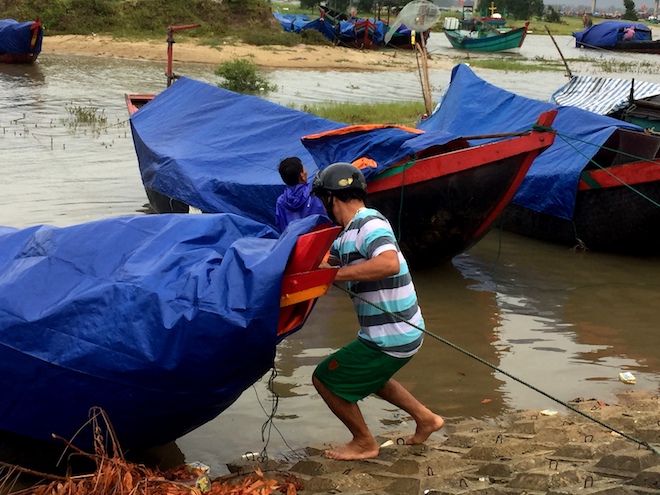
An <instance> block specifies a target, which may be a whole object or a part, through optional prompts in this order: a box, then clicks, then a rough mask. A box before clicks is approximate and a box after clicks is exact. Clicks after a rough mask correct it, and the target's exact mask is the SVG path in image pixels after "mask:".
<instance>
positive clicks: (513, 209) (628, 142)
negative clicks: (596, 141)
mask: <svg viewBox="0 0 660 495" xmlns="http://www.w3.org/2000/svg"><path fill="white" fill-rule="evenodd" d="M617 152H618V153H617ZM659 152H660V138H658V137H656V136H653V135H647V134H642V133H636V132H631V131H623V130H620V131H618V133H617V134H615V135H614V136H613V137H612V138H610V140H609V141H608V142H606V143H605V145H604V146H603V148H602V150H601V151H600V152H599V153H598V154H597V155H596V156H595V157H594V158H593V161H594V163H597V164H598V163H600V166H595V165H591V166H590V168H589V169H588V170H585V171H583V172H582V174H581V176H580V180H579V183H578V191H577V195H576V200H575V207H574V211H573V217H572V218H571V219H570V220H569V219H565V218H561V217H558V216H553V215H548V214H544V213H540V212H537V211H534V210H532V209H529V208H525V207H522V206H520V205H516V204H515V203H512V204H510V205H509V206H507V208H506V211H505V214H504V215H503V219H502V227H503V228H504V229H506V230H510V231H512V232H514V233H517V234H522V235H526V236H529V237H534V238H536V239H539V240H543V241H547V242H555V243H558V244H563V245H567V246H576V247H580V248H583V249H589V250H592V251H601V252H609V253H617V254H627V255H657V254H658V253H660V231H659V230H658V229H656V228H653V226H654V225H660V208H658V206H657V205H658V203H660V167H658V163H657V162H656V161H655V159H656V155H657V154H658V153H659ZM630 156H641V157H645V158H646V159H644V160H639V161H631V158H629V157H630Z"/></svg>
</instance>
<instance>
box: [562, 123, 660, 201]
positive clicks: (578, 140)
mask: <svg viewBox="0 0 660 495" xmlns="http://www.w3.org/2000/svg"><path fill="white" fill-rule="evenodd" d="M556 135H557V136H559V137H560V138H561V139H562V140H563V141H564V142H565V143H566V144H568V145H569V146H570V147H571V148H573V149H574V150H575V151H576V152H577V153H579V154H580V155H582V156H583V157H584V158H586V159H587V160H588V161H589V163H593V164H594V165H595V166H596V167H598V168H599V169H601V170H602V171H604V172H605V173H606V174H607V175H609V176H610V177H612V178H613V179H614V180H616V181H617V182H619V183H620V184H622V185H624V186H626V187H627V188H628V189H630V190H631V191H633V192H634V193H636V194H638V195H639V196H640V197H642V198H644V199H645V200H647V201H648V202H649V203H651V204H653V205H654V206H656V207H658V208H660V203H658V202H657V201H655V200H653V199H651V198H649V197H648V196H647V195H645V194H644V193H642V192H640V191H638V190H637V189H635V188H634V187H633V186H631V185H630V184H628V183H626V182H625V181H623V180H621V179H619V178H618V177H617V176H616V175H614V174H613V173H612V172H610V171H609V170H607V168H606V167H603V166H602V165H599V164H598V163H596V162H595V161H594V160H593V159H592V158H589V157H588V156H587V155H585V154H584V153H582V151H580V150H579V149H578V148H577V147H576V146H573V144H572V143H570V142H569V141H568V140H569V139H572V140H573V141H577V142H580V143H583V144H587V145H589V146H598V147H600V148H601V149H604V150H606V151H612V152H614V153H618V154H620V155H623V156H627V157H628V158H634V159H636V160H644V161H646V162H649V163H654V164H656V165H660V162H658V161H656V160H648V159H646V158H643V157H641V156H636V155H633V154H631V153H626V152H624V151H620V150H617V149H614V148H608V147H607V146H600V145H597V144H595V143H590V142H588V141H584V140H582V139H578V138H576V137H573V136H568V135H565V134H561V133H558V132H557V133H556Z"/></svg>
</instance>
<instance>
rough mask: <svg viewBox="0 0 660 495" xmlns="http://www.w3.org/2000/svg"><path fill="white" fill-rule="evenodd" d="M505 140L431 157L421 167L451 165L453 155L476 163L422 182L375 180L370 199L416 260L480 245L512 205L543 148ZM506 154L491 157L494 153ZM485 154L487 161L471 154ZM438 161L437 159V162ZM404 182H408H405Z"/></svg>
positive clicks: (442, 257) (433, 260) (422, 262)
mask: <svg viewBox="0 0 660 495" xmlns="http://www.w3.org/2000/svg"><path fill="white" fill-rule="evenodd" d="M505 146H506V145H505V144H503V143H497V144H492V145H484V146H483V147H477V149H468V150H463V151H459V152H455V153H454V154H450V155H453V156H445V157H442V158H441V157H435V158H434V157H431V158H427V159H424V160H420V161H419V162H417V163H416V164H415V166H416V167H419V169H420V170H421V169H426V170H427V171H428V170H432V169H433V167H434V166H437V167H438V168H446V169H448V170H449V167H448V166H447V165H448V164H449V163H450V162H451V160H452V158H453V159H456V160H459V161H460V160H461V159H462V160H464V162H463V163H469V164H470V166H469V167H466V168H463V169H460V170H454V171H450V172H449V173H445V174H439V175H438V176H436V177H431V178H428V179H425V180H423V181H421V182H417V183H407V184H406V182H405V174H408V175H412V173H413V172H414V171H413V170H407V171H406V172H405V174H403V175H404V177H403V178H399V177H396V178H395V179H394V181H398V182H399V184H400V185H399V186H395V187H390V188H387V189H384V190H376V191H373V192H372V189H375V188H374V186H373V185H371V184H370V186H369V187H370V189H369V190H370V192H369V195H368V197H367V203H368V204H369V205H370V206H373V207H374V208H376V209H378V210H380V211H381V212H382V213H383V214H384V215H385V216H386V217H387V218H389V219H390V222H391V223H392V226H393V228H394V231H395V234H396V235H397V239H398V242H399V245H400V246H401V249H402V251H403V252H404V254H405V255H406V258H407V259H408V260H410V263H411V265H413V266H415V267H425V266H431V265H434V264H437V263H438V261H446V260H449V259H451V258H453V257H454V256H456V255H458V254H460V253H462V252H464V251H466V250H468V249H469V248H470V247H472V246H473V245H474V244H476V243H477V242H478V241H479V240H480V239H481V238H482V237H483V236H484V235H485V234H486V233H487V232H488V231H489V229H490V227H491V226H492V225H493V223H495V222H496V221H497V218H498V217H499V215H500V214H501V213H502V212H503V211H504V208H505V207H506V206H507V205H508V204H509V202H510V200H511V198H512V197H513V195H514V194H515V192H516V190H517V189H518V186H519V185H520V183H521V182H522V180H523V178H524V176H525V174H526V173H527V171H528V169H529V167H530V165H531V163H532V161H533V158H534V157H535V156H536V155H537V154H538V152H540V151H541V150H542V149H543V148H540V149H538V152H531V154H530V152H529V150H525V151H521V152H520V153H508V152H507V151H505ZM491 152H492V153H494V154H497V153H502V156H504V158H502V159H499V160H497V159H495V160H492V161H490V158H485V157H487V156H488V155H489V154H490V153H491ZM479 153H483V156H484V159H483V160H482V162H481V163H479V162H478V161H474V160H473V159H472V158H470V157H467V156H466V155H467V154H473V155H475V156H476V155H478V154H479ZM434 162H435V163H434ZM402 181H403V184H402Z"/></svg>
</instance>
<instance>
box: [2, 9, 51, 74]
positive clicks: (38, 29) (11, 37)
mask: <svg viewBox="0 0 660 495" xmlns="http://www.w3.org/2000/svg"><path fill="white" fill-rule="evenodd" d="M43 37H44V30H43V27H42V26H41V21H40V20H39V18H37V19H35V20H34V21H29V22H18V21H15V20H14V19H3V20H0V63H4V64H31V63H33V62H35V61H36V60H37V58H38V57H39V54H40V53H41V43H42V41H43Z"/></svg>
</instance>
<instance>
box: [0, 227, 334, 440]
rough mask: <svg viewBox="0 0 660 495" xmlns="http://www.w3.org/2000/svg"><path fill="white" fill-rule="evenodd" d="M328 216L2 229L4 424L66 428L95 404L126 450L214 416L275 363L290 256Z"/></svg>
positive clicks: (25, 430)
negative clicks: (278, 221)
mask: <svg viewBox="0 0 660 495" xmlns="http://www.w3.org/2000/svg"><path fill="white" fill-rule="evenodd" d="M324 221H327V220H323V218H322V217H320V216H318V215H314V216H312V217H308V218H306V219H303V220H299V221H296V222H293V223H291V224H290V225H289V227H288V228H287V230H286V231H285V232H284V233H283V234H282V236H281V237H278V235H279V234H278V232H276V231H274V230H273V229H271V228H270V227H268V226H266V225H263V224H261V223H258V222H255V221H252V220H248V219H245V218H242V217H239V216H235V215H225V214H221V215H176V214H172V215H145V216H139V217H126V218H115V219H107V220H101V221H96V222H91V223H87V224H82V225H76V226H71V227H66V228H56V227H51V226H38V227H31V228H26V229H23V230H17V229H11V228H6V227H5V228H0V386H1V387H2V390H3V400H2V402H1V403H0V429H3V430H8V431H12V432H15V433H20V434H23V435H29V436H33V437H37V438H44V439H50V434H51V433H53V432H54V433H57V434H59V435H62V436H64V437H66V438H70V436H71V435H73V434H74V433H75V432H76V430H77V429H78V428H80V427H81V426H82V425H83V424H84V423H85V421H86V420H87V413H88V409H89V408H90V407H92V406H99V407H103V408H104V409H105V410H106V411H107V412H108V414H109V417H110V419H111V421H112V423H113V425H114V427H115V429H116V430H117V433H118V435H119V439H120V443H121V444H122V446H124V447H128V446H132V445H150V444H151V445H153V444H157V443H162V442H166V441H170V440H173V439H175V438H176V437H178V436H180V435H182V434H184V433H186V432H187V431H189V430H191V429H192V428H195V427H196V426H199V425H200V424H202V423H204V422H206V421H208V420H210V419H212V418H213V417H215V416H216V415H217V414H219V413H220V412H221V411H222V410H224V409H225V408H226V407H228V406H229V405H230V404H231V403H232V402H233V401H234V400H236V398H238V396H239V395H240V394H241V393H242V391H243V390H244V389H245V388H247V387H248V386H250V385H251V384H252V383H254V381H256V380H257V379H259V378H260V377H261V376H262V375H263V374H264V373H265V372H266V371H267V370H268V369H269V368H270V367H271V366H272V364H273V359H274V356H275V345H276V343H277V342H278V337H277V335H276V334H277V326H278V315H279V305H280V293H281V287H282V277H283V272H284V269H285V266H286V264H287V260H288V258H289V255H290V254H291V252H292V249H293V247H294V245H295V243H296V241H297V239H298V236H299V235H300V234H303V233H306V232H308V231H310V230H311V229H312V228H314V227H315V226H316V225H317V224H320V223H322V222H324ZM91 439H92V437H91V435H90V436H88V437H85V438H80V439H78V440H80V441H82V442H85V443H90V442H91ZM75 443H76V444H78V441H76V442H75Z"/></svg>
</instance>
